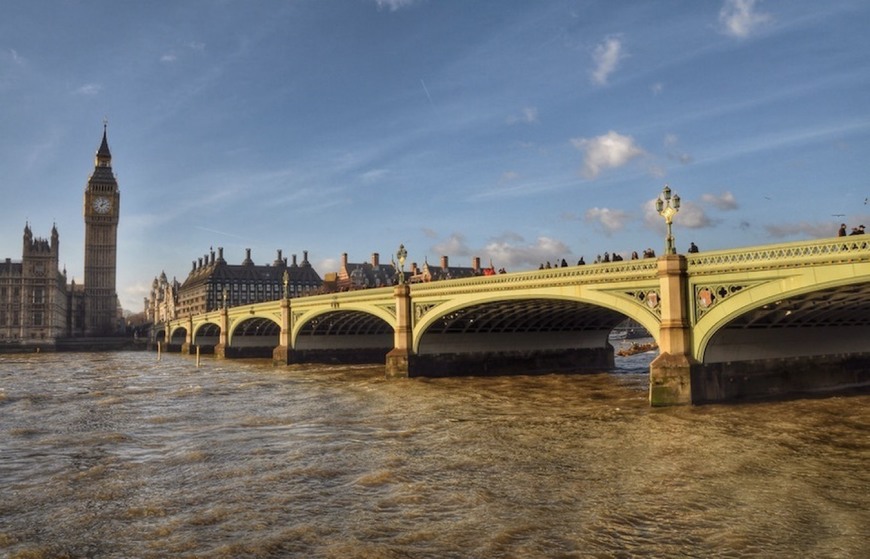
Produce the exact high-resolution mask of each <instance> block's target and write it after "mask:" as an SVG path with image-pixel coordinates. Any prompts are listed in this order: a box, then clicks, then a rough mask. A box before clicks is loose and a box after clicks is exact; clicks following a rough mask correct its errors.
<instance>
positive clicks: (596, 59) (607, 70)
mask: <svg viewBox="0 0 870 559" xmlns="http://www.w3.org/2000/svg"><path fill="white" fill-rule="evenodd" d="M624 56H625V54H624V53H623V50H622V41H620V39H619V38H618V37H608V38H607V39H605V40H604V41H603V42H602V43H599V44H598V45H597V46H596V47H595V49H594V50H593V51H592V62H593V64H594V65H595V67H594V68H593V69H592V83H594V84H597V85H607V80H608V78H609V77H610V74H612V73H613V72H615V71H616V68H617V66H618V65H619V61H620V60H621V59H622V58H623V57H624Z"/></svg>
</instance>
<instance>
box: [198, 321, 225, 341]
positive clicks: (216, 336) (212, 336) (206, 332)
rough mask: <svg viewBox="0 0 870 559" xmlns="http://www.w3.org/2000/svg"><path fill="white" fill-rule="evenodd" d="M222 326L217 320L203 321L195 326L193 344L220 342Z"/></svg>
mask: <svg viewBox="0 0 870 559" xmlns="http://www.w3.org/2000/svg"><path fill="white" fill-rule="evenodd" d="M220 335H221V327H220V324H218V323H216V322H210V321H208V322H202V323H200V324H197V325H195V326H194V327H193V336H191V339H192V340H193V345H196V346H215V345H217V344H218V343H219V342H220Z"/></svg>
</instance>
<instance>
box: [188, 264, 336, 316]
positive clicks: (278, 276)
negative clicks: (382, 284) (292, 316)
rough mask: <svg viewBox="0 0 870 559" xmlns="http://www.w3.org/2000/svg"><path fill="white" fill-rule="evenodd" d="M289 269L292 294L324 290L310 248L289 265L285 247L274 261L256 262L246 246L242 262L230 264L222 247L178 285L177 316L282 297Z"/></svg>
mask: <svg viewBox="0 0 870 559" xmlns="http://www.w3.org/2000/svg"><path fill="white" fill-rule="evenodd" d="M285 271H286V272H287V292H288V296H289V297H301V296H303V295H312V294H315V293H320V292H321V291H322V287H323V280H322V279H321V278H320V276H319V275H318V274H317V272H316V271H315V270H314V268H313V267H312V266H311V264H310V263H309V262H308V251H304V252H303V257H302V262H301V263H299V264H297V262H296V255H295V254H294V255H293V260H292V262H291V263H290V264H289V265H288V263H287V259H285V258H282V256H281V251H280V250H279V251H278V256H277V258H276V259H275V261H274V262H272V263H271V264H266V265H256V264H254V262H253V260H251V249H246V256H245V260H244V261H243V262H242V263H241V264H228V263H227V261H226V260H225V259H224V251H223V248H222V247H219V248H218V252H217V255H215V252H214V251H213V250H212V251H211V252H210V253H209V254H206V255H205V256H203V257H201V258H199V259H197V260H195V261H194V262H193V267H192V269H191V271H190V273H189V274H188V276H187V279H185V280H184V282H183V283H182V284H181V286H180V287H178V290H177V296H176V301H175V303H174V305H175V316H174V317H173V318H179V317H185V316H192V315H195V314H200V313H205V312H209V311H213V310H216V309H220V308H222V307H223V306H224V302H225V301H226V306H227V307H236V306H239V305H250V304H252V303H260V302H263V301H274V300H276V299H280V298H281V297H282V296H283V293H284V272H285Z"/></svg>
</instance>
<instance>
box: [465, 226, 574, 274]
mask: <svg viewBox="0 0 870 559" xmlns="http://www.w3.org/2000/svg"><path fill="white" fill-rule="evenodd" d="M524 242H525V239H523V238H522V237H520V236H519V235H514V234H511V235H509V236H505V237H503V238H501V239H494V240H492V241H490V242H489V243H488V244H487V245H486V247H485V248H484V249H483V253H482V257H483V258H484V259H485V260H484V263H485V264H487V265H488V264H489V260H492V263H493V265H494V266H495V267H496V268H506V269H507V270H508V271H511V270H521V269H534V268H537V267H538V266H540V265H541V264H542V263H545V262H551V263H555V262H558V261H560V260H561V259H562V258H566V257H568V256H570V255H571V249H570V248H568V246H567V245H566V244H565V243H563V242H562V241H559V240H557V239H552V238H550V237H538V239H537V240H536V241H535V242H534V243H533V244H522V243H524Z"/></svg>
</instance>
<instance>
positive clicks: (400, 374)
mask: <svg viewBox="0 0 870 559" xmlns="http://www.w3.org/2000/svg"><path fill="white" fill-rule="evenodd" d="M393 297H394V299H395V301H396V330H395V333H394V335H393V349H392V350H390V352H389V353H387V358H386V367H385V375H386V377H387V378H407V377H409V376H410V373H411V370H410V369H411V367H410V361H411V352H412V327H411V288H410V286H408V285H407V284H399V285H397V286H396V287H395V289H393Z"/></svg>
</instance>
